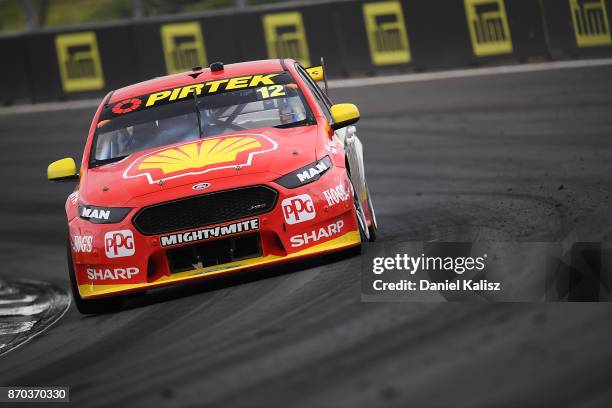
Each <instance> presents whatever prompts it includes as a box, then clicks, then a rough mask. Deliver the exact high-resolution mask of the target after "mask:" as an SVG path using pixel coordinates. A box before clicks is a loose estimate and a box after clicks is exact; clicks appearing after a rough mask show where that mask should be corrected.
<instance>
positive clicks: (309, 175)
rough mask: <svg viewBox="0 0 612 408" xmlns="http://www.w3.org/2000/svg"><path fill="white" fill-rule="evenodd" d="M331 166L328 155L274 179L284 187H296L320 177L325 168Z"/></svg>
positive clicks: (327, 168)
mask: <svg viewBox="0 0 612 408" xmlns="http://www.w3.org/2000/svg"><path fill="white" fill-rule="evenodd" d="M331 167H332V161H331V159H330V158H329V156H325V157H324V158H322V159H321V160H319V161H316V162H314V163H311V164H309V165H308V166H304V167H302V168H300V169H297V170H296V171H294V172H291V173H289V174H287V175H284V176H283V177H281V178H277V179H276V180H274V181H275V182H276V183H278V184H280V185H281V186H283V187H285V188H297V187H300V186H303V185H305V184H308V183H312V182H313V181H317V180H318V179H319V177H321V175H322V174H324V173H325V172H326V171H327V170H329V169H331Z"/></svg>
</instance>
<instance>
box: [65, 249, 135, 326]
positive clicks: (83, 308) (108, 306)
mask: <svg viewBox="0 0 612 408" xmlns="http://www.w3.org/2000/svg"><path fill="white" fill-rule="evenodd" d="M66 252H67V255H68V256H67V261H68V275H69V276H70V288H71V289H72V299H73V300H74V305H75V306H76V308H77V310H78V311H79V312H81V313H82V314H102V313H108V312H113V311H116V310H119V309H120V308H121V306H123V299H122V298H121V297H113V298H106V299H89V300H87V299H83V298H81V294H80V293H79V285H78V284H77V280H76V275H75V272H74V265H73V263H72V254H71V253H70V239H68V242H67V245H66Z"/></svg>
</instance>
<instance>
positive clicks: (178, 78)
mask: <svg viewBox="0 0 612 408" xmlns="http://www.w3.org/2000/svg"><path fill="white" fill-rule="evenodd" d="M283 70H284V68H283V62H282V61H281V60H278V59H274V60H260V61H248V62H239V63H236V64H227V65H224V66H223V70H222V71H217V72H211V70H210V68H204V69H203V70H202V71H186V72H181V73H179V74H173V75H166V76H162V77H157V78H153V79H150V80H148V81H144V82H139V83H137V84H133V85H129V86H126V87H124V88H119V89H117V90H115V91H114V92H113V94H112V95H111V97H110V100H109V101H108V102H107V103H109V104H111V103H115V102H119V101H123V100H125V99H129V98H133V97H136V96H140V95H145V94H149V93H152V92H157V91H161V90H164V89H170V88H178V87H181V86H185V85H190V84H197V83H202V82H206V81H213V80H217V79H225V78H232V77H237V76H244V75H255V74H265V73H270V72H279V71H283ZM198 72H199V75H197V76H196V77H195V78H193V77H192V76H191V74H194V73H198Z"/></svg>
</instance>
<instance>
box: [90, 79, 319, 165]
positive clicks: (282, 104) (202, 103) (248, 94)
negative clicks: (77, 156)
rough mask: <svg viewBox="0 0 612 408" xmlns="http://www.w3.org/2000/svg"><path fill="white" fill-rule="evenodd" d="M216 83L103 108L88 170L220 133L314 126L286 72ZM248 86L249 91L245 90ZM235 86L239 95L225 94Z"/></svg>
mask: <svg viewBox="0 0 612 408" xmlns="http://www.w3.org/2000/svg"><path fill="white" fill-rule="evenodd" d="M222 81H224V82H222V83H220V84H219V82H221V81H211V82H209V83H204V84H196V85H189V86H185V87H182V88H175V89H171V90H166V91H161V92H157V93H154V94H150V95H144V96H142V97H138V98H133V99H129V100H126V101H121V102H119V103H117V104H114V105H113V106H107V107H106V108H105V109H104V111H103V112H102V115H101V116H100V121H99V122H98V124H97V130H96V135H95V139H94V145H93V147H92V155H91V156H92V158H91V166H99V165H102V164H106V163H110V162H113V161H117V160H121V159H123V158H124V157H126V156H128V155H130V154H132V153H134V152H138V151H141V150H145V149H150V148H153V147H158V146H164V145H169V144H174V143H180V142H187V141H190V140H195V139H199V138H206V137H211V136H215V135H221V134H224V133H230V132H238V131H243V130H249V129H257V128H265V127H277V128H287V127H293V126H303V125H311V124H314V123H315V122H314V119H313V117H312V113H311V111H310V109H308V105H307V104H306V102H305V100H304V97H303V95H302V93H301V92H300V89H299V87H298V86H297V84H295V82H294V81H293V79H292V77H291V75H290V74H289V73H287V72H284V73H279V74H268V75H265V76H262V75H254V76H249V77H239V78H237V80H236V81H234V82H232V79H230V80H227V79H226V80H222ZM215 83H216V84H215ZM251 84H253V85H255V86H252V87H249V85H251ZM237 86H240V88H241V89H237V90H233V89H227V88H232V87H237ZM194 94H195V95H197V99H196V97H195V96H194ZM196 103H197V105H196ZM196 106H197V108H196ZM198 115H199V118H198Z"/></svg>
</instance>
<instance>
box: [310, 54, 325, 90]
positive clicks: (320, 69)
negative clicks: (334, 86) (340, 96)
mask: <svg viewBox="0 0 612 408" xmlns="http://www.w3.org/2000/svg"><path fill="white" fill-rule="evenodd" d="M306 72H308V75H310V77H311V78H312V80H313V81H315V82H321V81H323V83H324V84H325V94H329V93H328V88H327V75H325V61H324V60H323V57H321V65H316V66H314V67H309V68H306Z"/></svg>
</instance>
